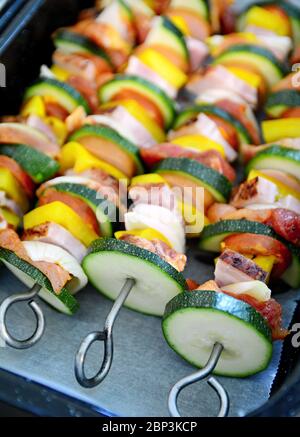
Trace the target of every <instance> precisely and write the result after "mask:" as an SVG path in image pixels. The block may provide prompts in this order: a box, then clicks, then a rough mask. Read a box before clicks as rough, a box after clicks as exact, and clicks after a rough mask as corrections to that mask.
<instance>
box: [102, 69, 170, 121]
mask: <svg viewBox="0 0 300 437" xmlns="http://www.w3.org/2000/svg"><path fill="white" fill-rule="evenodd" d="M122 82H129V83H131V84H133V86H134V85H135V84H136V85H137V87H139V88H141V87H143V88H145V89H146V90H147V92H151V93H153V95H154V96H155V100H157V99H158V100H160V102H163V106H164V114H163V115H164V118H165V128H166V129H169V128H170V127H171V125H172V123H173V121H174V118H175V114H176V111H175V106H174V103H173V100H172V99H171V98H170V97H169V96H168V95H167V94H166V93H165V92H164V91H163V90H162V89H161V88H159V87H158V86H157V85H154V84H153V83H152V82H149V81H148V80H146V79H144V78H142V77H140V76H134V75H127V74H116V75H115V76H114V77H113V78H112V79H111V80H109V81H107V82H105V83H104V84H103V85H102V86H101V87H100V88H99V91H98V97H99V100H100V102H103V103H105V102H106V101H107V100H110V98H111V96H110V95H109V96H108V98H107V96H106V93H107V90H109V88H110V87H114V86H115V85H116V86H117V85H118V84H121V83H122ZM138 91H139V92H140V93H141V92H142V91H141V89H139V90H138ZM153 100H154V99H153ZM161 106H162V103H160V108H159V109H160V110H161ZM166 111H167V112H168V114H167V117H166V115H165V112H166Z"/></svg>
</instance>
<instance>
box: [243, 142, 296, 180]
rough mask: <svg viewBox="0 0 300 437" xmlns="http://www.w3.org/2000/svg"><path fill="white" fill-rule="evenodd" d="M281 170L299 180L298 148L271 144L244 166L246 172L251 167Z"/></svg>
mask: <svg viewBox="0 0 300 437" xmlns="http://www.w3.org/2000/svg"><path fill="white" fill-rule="evenodd" d="M265 168H268V169H272V170H282V169H284V171H285V172H287V173H289V174H290V175H292V176H294V177H295V178H296V179H298V180H300V150H297V149H289V148H287V147H282V146H278V145H276V144H275V145H273V146H270V147H268V148H266V149H265V150H262V151H260V152H258V153H257V154H256V155H255V157H254V158H252V159H251V161H249V163H248V165H247V167H246V173H247V174H248V173H249V172H250V170H252V169H256V170H259V169H265Z"/></svg>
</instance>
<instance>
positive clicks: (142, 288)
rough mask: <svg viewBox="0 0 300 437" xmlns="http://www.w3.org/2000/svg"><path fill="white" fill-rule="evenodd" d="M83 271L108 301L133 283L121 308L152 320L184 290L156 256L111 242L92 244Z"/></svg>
mask: <svg viewBox="0 0 300 437" xmlns="http://www.w3.org/2000/svg"><path fill="white" fill-rule="evenodd" d="M83 269H84V271H85V273H86V274H87V276H88V278H89V280H90V282H91V283H92V284H93V285H94V287H95V288H96V289H97V290H99V291H100V292H101V293H102V294H104V295H105V296H106V297H108V298H110V299H112V300H114V299H116V298H117V296H118V295H119V293H120V291H121V288H122V286H123V285H124V283H125V281H126V279H127V278H132V279H135V281H136V283H135V285H134V286H133V288H132V290H131V292H130V294H129V296H128V298H127V300H126V302H125V306H127V307H128V308H130V309H132V310H135V311H138V312H141V313H144V314H149V315H153V316H162V315H163V313H164V308H165V305H166V303H167V302H168V301H169V300H170V299H171V298H172V297H174V296H175V295H176V294H178V293H181V292H182V291H184V289H185V287H186V282H185V279H184V277H183V275H182V274H181V273H179V272H178V271H177V270H176V269H174V267H172V266H171V265H170V264H168V263H167V262H166V261H164V260H163V259H162V258H160V257H159V256H158V255H156V254H154V253H152V252H149V251H148V250H145V249H141V248H140V247H137V246H134V245H133V244H129V243H125V242H124V241H120V240H116V239H114V238H102V239H99V240H96V241H94V242H93V243H92V245H91V247H90V250H89V254H88V255H87V256H86V257H85V258H84V260H83Z"/></svg>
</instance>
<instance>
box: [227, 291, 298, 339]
mask: <svg viewBox="0 0 300 437" xmlns="http://www.w3.org/2000/svg"><path fill="white" fill-rule="evenodd" d="M224 293H226V294H229V295H230V296H232V297H234V298H235V299H239V300H242V301H243V302H246V303H248V304H249V305H251V306H252V307H253V308H255V309H256V311H258V312H259V313H260V314H261V315H262V316H263V318H264V319H265V320H266V322H267V323H268V325H269V327H270V328H271V331H272V338H273V340H283V339H284V338H285V337H286V336H287V335H288V334H289V331H288V330H286V329H284V328H283V327H282V308H281V305H280V304H279V303H278V302H277V301H276V300H275V299H269V300H267V301H266V302H260V301H258V300H257V299H255V298H254V297H252V296H249V295H248V294H239V295H236V294H232V293H229V292H227V291H226V292H225V291H224Z"/></svg>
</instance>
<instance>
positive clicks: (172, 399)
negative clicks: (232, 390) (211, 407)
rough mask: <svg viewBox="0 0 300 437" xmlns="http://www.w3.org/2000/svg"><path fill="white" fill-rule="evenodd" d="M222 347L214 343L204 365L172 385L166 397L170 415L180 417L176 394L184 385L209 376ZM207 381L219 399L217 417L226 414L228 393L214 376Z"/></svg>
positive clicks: (216, 362)
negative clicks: (167, 397)
mask: <svg viewBox="0 0 300 437" xmlns="http://www.w3.org/2000/svg"><path fill="white" fill-rule="evenodd" d="M223 349H224V348H223V346H222V344H220V343H215V344H214V347H213V350H212V352H211V354H210V357H209V359H208V361H207V363H206V365H205V366H204V367H203V369H201V370H199V371H198V372H196V373H192V374H191V375H188V376H186V377H185V378H182V379H180V381H178V382H176V384H174V385H173V387H172V389H171V391H170V393H169V399H168V407H169V412H170V414H171V416H172V417H181V416H180V413H179V411H178V406H177V401H178V395H179V393H180V392H181V390H183V389H184V388H185V387H187V386H189V385H191V384H194V383H196V382H199V381H202V380H203V379H204V378H206V377H207V376H209V375H210V374H211V373H212V371H213V370H214V368H215V367H216V365H217V364H218V361H219V358H220V355H221V353H222V351H223ZM207 382H208V384H209V385H210V386H211V387H212V388H213V389H214V390H215V392H216V393H217V395H218V396H219V399H220V409H219V412H218V417H225V416H227V415H228V411H229V397H228V393H227V392H226V390H225V388H224V387H223V386H222V385H221V384H220V383H219V381H218V380H217V379H216V378H214V377H210V378H209V379H208V380H207Z"/></svg>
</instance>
